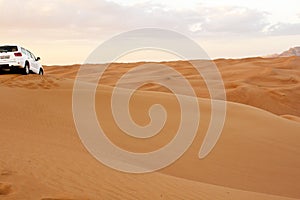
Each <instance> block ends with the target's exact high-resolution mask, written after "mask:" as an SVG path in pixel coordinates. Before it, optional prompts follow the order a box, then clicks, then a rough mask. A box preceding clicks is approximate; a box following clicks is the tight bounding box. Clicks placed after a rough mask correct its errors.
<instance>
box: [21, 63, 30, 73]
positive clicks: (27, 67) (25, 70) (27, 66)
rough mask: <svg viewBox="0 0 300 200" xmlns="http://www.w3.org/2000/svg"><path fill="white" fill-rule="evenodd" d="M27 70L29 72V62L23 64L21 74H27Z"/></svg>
mask: <svg viewBox="0 0 300 200" xmlns="http://www.w3.org/2000/svg"><path fill="white" fill-rule="evenodd" d="M29 72H30V69H29V64H28V63H26V64H25V67H24V69H23V74H24V75H28V74H29Z"/></svg>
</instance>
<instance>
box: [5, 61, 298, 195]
mask: <svg viewBox="0 0 300 200" xmlns="http://www.w3.org/2000/svg"><path fill="white" fill-rule="evenodd" d="M199 62H202V64H203V65H205V62H207V61H199ZM215 63H216V65H217V66H218V68H219V70H220V72H221V74H222V77H223V79H224V83H225V87H226V93H227V98H228V100H229V101H230V102H228V103H227V117H226V121H225V125H224V129H223V132H222V135H221V137H220V140H219V141H218V143H217V145H216V147H215V148H214V149H213V151H212V152H211V154H209V156H208V157H206V158H205V159H202V160H200V159H199V158H198V152H199V148H200V146H201V144H202V142H203V138H204V136H205V133H206V130H207V127H208V124H209V123H210V116H211V105H210V101H209V99H208V98H209V94H208V91H207V88H206V84H205V82H204V81H203V80H202V79H201V77H200V76H198V75H197V74H196V73H195V70H194V69H193V68H192V67H191V66H190V65H189V63H188V62H186V61H178V62H166V63H164V64H167V65H168V66H171V67H174V68H175V69H176V70H178V71H179V72H180V73H181V74H183V75H184V76H185V77H187V79H188V80H189V81H190V83H191V84H192V85H193V86H194V88H195V92H196V94H197V96H198V97H199V99H198V101H199V106H200V111H201V118H200V120H201V121H200V124H199V129H198V131H197V135H196V138H195V141H194V142H193V144H192V145H191V147H190V148H189V149H188V151H187V152H186V153H185V154H184V155H183V156H182V157H181V158H180V159H179V160H177V161H176V162H175V163H173V164H172V165H171V166H169V167H166V168H164V169H162V170H159V171H158V172H155V173H148V174H140V175H133V174H127V173H122V172H119V171H116V170H113V169H111V168H108V167H106V166H104V165H103V164H101V163H100V162H98V161H97V160H95V159H94V158H93V157H92V156H91V155H90V154H89V153H88V152H87V150H86V149H85V148H84V146H83V144H82V143H81V141H80V139H79V137H78V134H77V131H76V127H75V125H74V121H73V115H72V89H73V83H74V78H75V77H76V73H77V71H78V69H79V65H74V66H64V67H62V66H52V67H45V73H46V75H45V76H43V77H41V76H38V75H29V76H22V75H15V74H1V75H0V93H1V98H0V111H1V114H0V121H1V127H0V141H1V147H0V155H1V156H0V199H4V200H14V199H37V200H85V199H86V200H88V199H89V200H98V199H122V200H123V199H130V200H131V199H132V200H134V199H149V200H152V199H172V200H173V199H189V200H190V199H191V200H199V199H204V200H218V199H219V200H223V199H234V200H241V199H243V200H253V199H255V200H256V199H261V200H289V199H290V200H291V199H300V156H299V155H300V144H299V141H300V134H299V133H300V123H299V117H300V102H299V99H300V83H299V80H300V70H299V69H300V68H299V63H300V58H299V57H285V58H269V59H263V58H247V59H238V60H233V59H219V60H215ZM138 64H142V63H133V64H113V65H112V66H111V67H110V68H109V69H108V70H107V71H106V72H105V74H104V76H103V79H102V80H101V81H100V84H99V87H98V88H97V91H96V99H97V100H99V99H100V98H101V101H96V113H97V116H98V119H100V120H101V122H100V123H102V124H103V126H104V129H105V130H107V132H106V133H107V137H109V138H110V139H111V140H112V142H113V143H114V144H116V145H118V146H119V147H121V148H124V149H126V150H128V151H134V152H149V151H153V150H155V149H157V148H159V147H161V146H163V145H165V144H167V143H168V142H169V141H170V139H172V137H173V136H174V134H175V132H174V131H175V130H176V129H177V128H178V124H179V120H180V110H179V108H178V102H177V100H176V98H175V96H174V95H173V94H171V93H170V91H169V90H167V89H166V88H164V87H162V86H160V85H156V84H147V85H145V86H144V87H142V88H140V90H139V91H138V92H136V93H135V95H134V96H133V97H132V100H131V104H130V109H131V111H132V113H131V114H132V118H133V119H135V120H136V121H137V123H139V124H141V125H143V124H147V123H148V122H149V118H148V113H147V110H148V108H149V106H151V105H152V104H153V103H159V104H162V105H164V106H165V109H166V111H167V113H168V119H167V122H166V124H165V127H164V129H163V130H162V131H161V132H160V134H158V135H156V136H154V137H152V138H149V140H147V141H146V140H145V141H141V140H140V139H136V138H132V137H128V136H126V135H125V134H124V133H123V132H122V131H121V130H120V129H119V128H118V127H117V126H116V124H115V122H114V120H113V118H112V113H111V109H110V101H111V94H112V90H113V87H112V86H114V85H115V84H116V81H117V80H118V79H119V77H121V75H122V74H123V73H124V72H126V71H128V70H130V69H132V68H133V67H135V66H137V65H138ZM98 67H101V65H89V66H85V68H84V70H86V72H87V75H86V77H85V78H86V80H87V81H92V80H96V79H97V77H96V76H95V75H94V73H93V72H94V70H95V69H96V68H98ZM138 75H139V74H138V73H136V74H133V75H132V76H131V77H128V78H127V79H126V81H125V84H124V85H122V87H124V88H126V87H129V86H130V85H131V84H133V83H134V82H135V81H142V77H139V76H138ZM152 78H153V80H154V81H155V80H159V79H162V78H167V79H168V80H170V83H172V84H173V86H174V87H176V86H177V84H176V83H177V81H178V78H180V77H175V76H170V75H168V74H167V73H165V72H164V71H160V70H158V71H157V72H153V74H152ZM179 89H181V92H182V93H183V94H184V92H185V90H184V88H179ZM124 91H125V89H124ZM79 92H81V93H82V96H84V95H85V94H86V91H85V90H82V91H79ZM119 98H120V99H124V98H125V97H124V95H123V93H122V94H121V95H120V96H119ZM191 98H192V97H187V98H186V101H189V100H190V99H191ZM188 112H190V113H192V112H194V110H188ZM191 120H192V119H191ZM86 123H89V122H88V121H87V122H86Z"/></svg>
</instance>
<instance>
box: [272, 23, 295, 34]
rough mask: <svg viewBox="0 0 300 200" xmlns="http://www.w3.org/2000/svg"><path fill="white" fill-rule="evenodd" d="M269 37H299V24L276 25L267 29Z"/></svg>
mask: <svg viewBox="0 0 300 200" xmlns="http://www.w3.org/2000/svg"><path fill="white" fill-rule="evenodd" d="M267 34H269V35H300V23H277V24H273V25H271V26H270V27H268V29H267Z"/></svg>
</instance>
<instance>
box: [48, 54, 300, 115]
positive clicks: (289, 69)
mask: <svg viewBox="0 0 300 200" xmlns="http://www.w3.org/2000/svg"><path fill="white" fill-rule="evenodd" d="M199 62H203V65H205V61H199ZM214 62H215V63H216V65H217V66H218V68H219V70H220V72H221V74H222V78H223V81H224V84H225V87H226V93H227V100H228V101H233V102H238V103H242V104H247V105H251V106H254V107H258V108H261V109H264V110H267V111H269V112H272V113H274V114H277V115H295V116H298V117H299V116H300V102H299V99H300V71H299V62H300V57H287V58H268V59H266V58H246V59H218V60H215V61H214ZM141 64H144V63H130V64H112V65H111V66H110V67H109V68H108V70H107V71H106V72H105V73H104V75H103V77H102V79H101V84H104V85H109V86H114V85H115V84H116V82H117V81H118V80H119V78H120V77H121V76H122V75H123V74H124V73H125V72H127V71H129V70H130V69H132V68H134V67H136V66H138V65H141ZM161 64H166V65H168V66H170V67H173V68H175V69H176V70H177V71H179V72H180V73H181V74H183V75H184V77H186V78H187V79H188V80H189V81H190V82H191V84H192V85H193V87H194V88H195V92H196V94H197V96H198V97H204V98H208V97H209V93H208V90H207V87H206V84H205V82H204V81H203V79H202V78H201V77H200V76H199V75H197V73H196V71H195V69H193V67H191V65H190V64H189V63H188V62H185V61H177V62H165V63H161ZM79 67H80V65H73V66H65V67H63V68H61V66H52V67H47V68H46V70H47V74H49V75H55V76H57V77H63V78H71V79H74V78H75V77H76V74H77V70H78V68H79ZM99 67H101V65H96V66H95V65H91V66H87V67H85V70H86V72H85V73H86V74H87V79H90V80H91V81H94V80H96V79H97V77H95V76H94V73H93V72H94V71H95V68H96V69H97V68H99ZM139 73H140V72H137V73H136V74H133V75H132V76H131V77H129V78H128V79H127V80H126V81H127V84H123V85H122V87H124V88H126V87H130V86H131V85H132V84H134V83H136V82H137V81H141V78H138V77H139ZM153 77H154V78H153V79H154V80H159V79H162V78H168V79H170V81H173V82H172V83H173V85H174V87H176V81H177V78H176V77H172V76H170V75H169V74H168V73H166V72H165V71H163V69H162V71H157V73H156V74H154V75H153ZM140 89H141V90H147V91H162V92H170V91H169V90H166V89H165V88H164V87H162V86H161V85H157V84H147V85H145V86H144V87H142V88H140ZM182 93H184V89H183V92H182Z"/></svg>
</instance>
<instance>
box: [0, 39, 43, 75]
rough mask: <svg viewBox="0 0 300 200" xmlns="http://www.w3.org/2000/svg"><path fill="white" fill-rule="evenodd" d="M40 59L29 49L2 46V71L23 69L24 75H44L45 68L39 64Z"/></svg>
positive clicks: (0, 51) (0, 53)
mask: <svg viewBox="0 0 300 200" xmlns="http://www.w3.org/2000/svg"><path fill="white" fill-rule="evenodd" d="M39 60H40V57H37V58H36V57H35V56H34V55H33V54H32V53H31V52H30V51H28V50H27V49H25V48H23V47H20V46H18V45H0V69H2V70H13V69H21V70H22V74H24V75H27V74H29V73H30V72H33V73H36V74H40V75H43V74H44V69H43V66H42V65H41V64H40V63H39V62H38V61H39Z"/></svg>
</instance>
